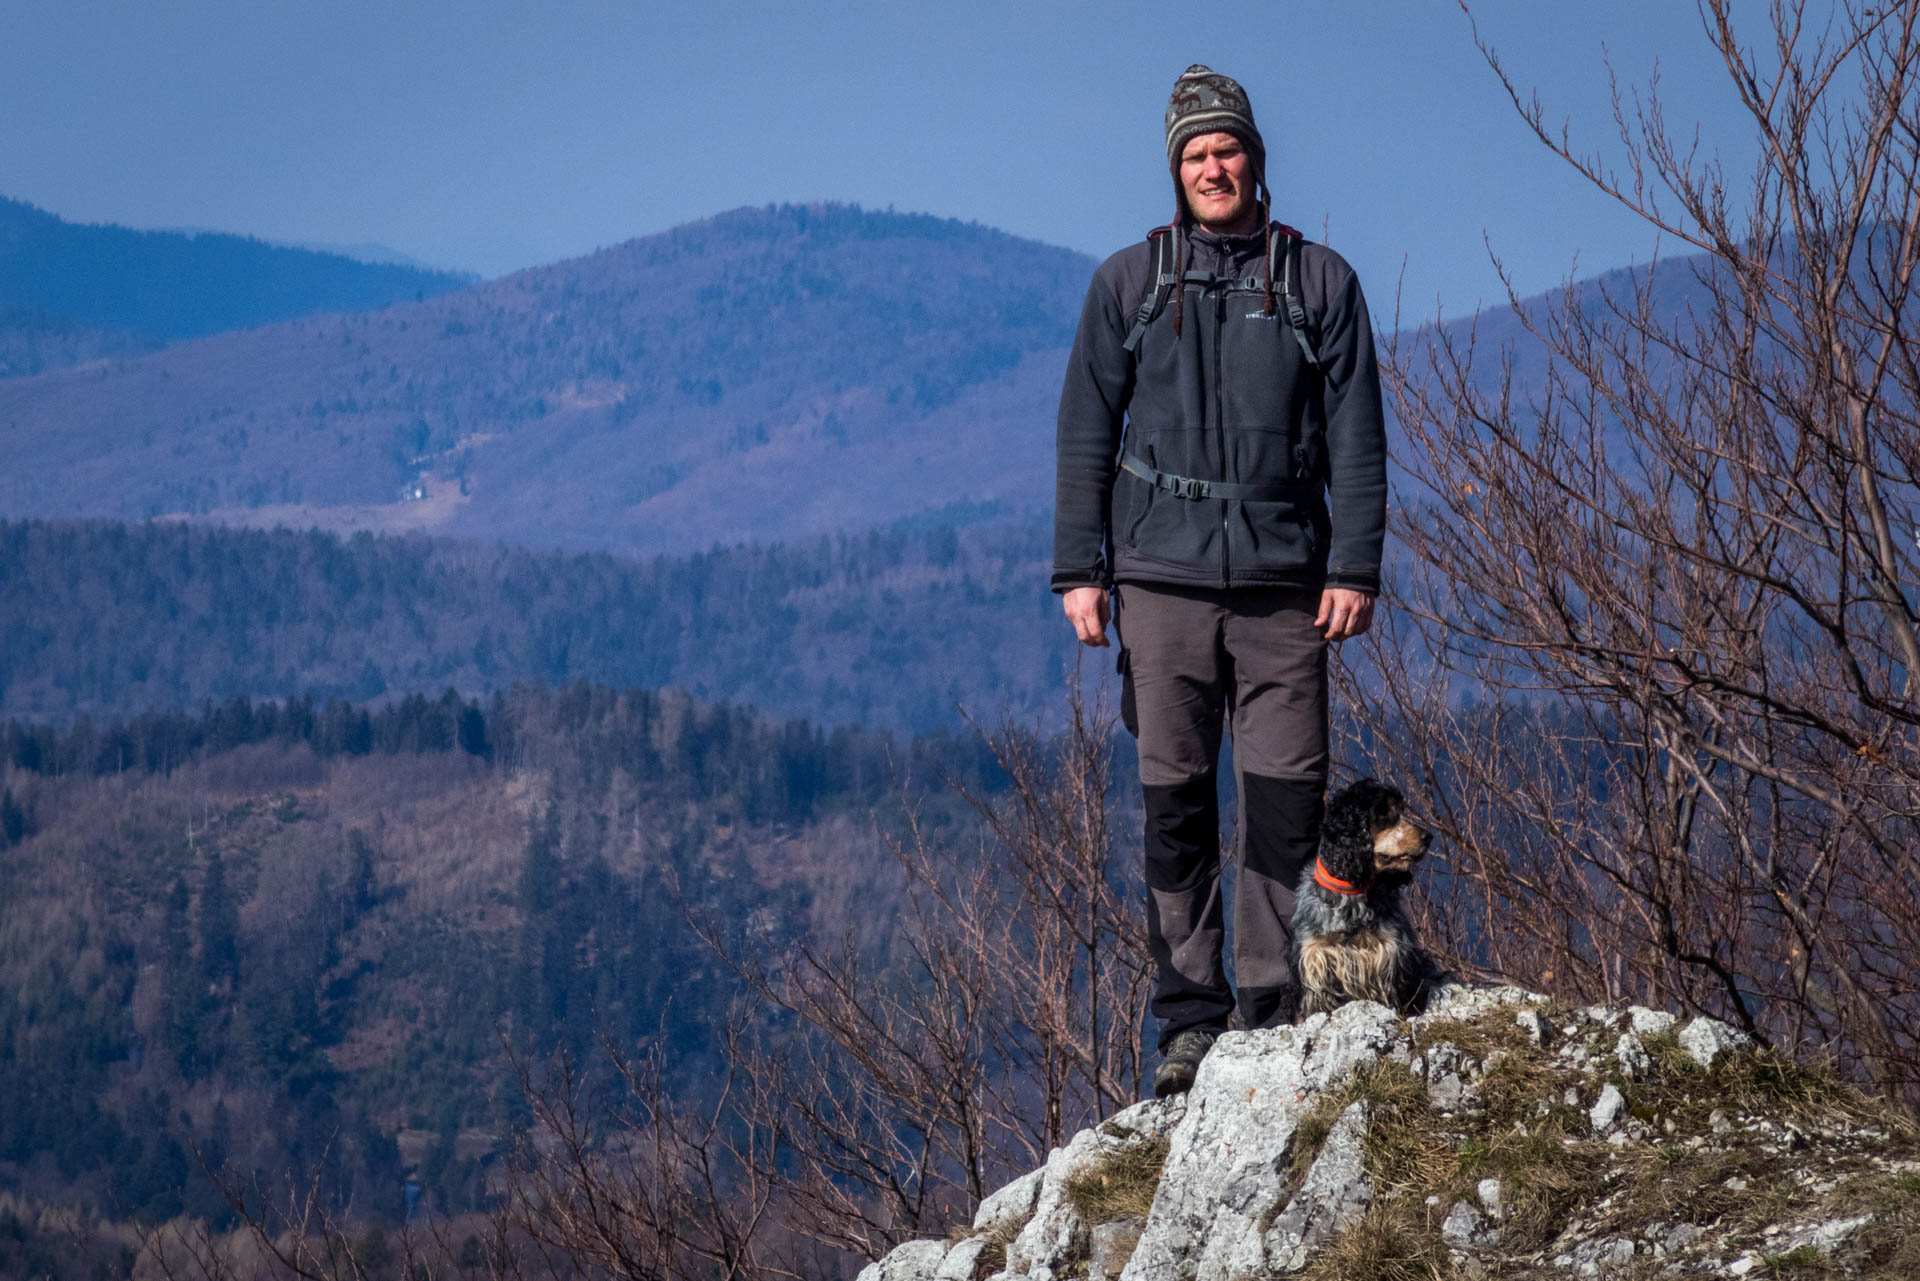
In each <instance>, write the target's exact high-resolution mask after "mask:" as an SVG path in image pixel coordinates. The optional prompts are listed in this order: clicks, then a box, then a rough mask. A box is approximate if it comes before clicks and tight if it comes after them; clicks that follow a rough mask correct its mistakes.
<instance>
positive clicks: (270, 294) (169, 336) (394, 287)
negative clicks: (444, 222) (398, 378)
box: [0, 196, 471, 377]
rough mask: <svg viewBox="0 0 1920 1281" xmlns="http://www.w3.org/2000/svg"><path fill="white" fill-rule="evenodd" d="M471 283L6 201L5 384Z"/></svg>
mask: <svg viewBox="0 0 1920 1281" xmlns="http://www.w3.org/2000/svg"><path fill="white" fill-rule="evenodd" d="M469 283H471V278H470V277H465V276H460V275H456V274H454V273H452V272H444V271H428V270H422V269H420V268H416V267H406V266H399V265H395V264H385V263H367V262H361V261H357V260H355V259H353V258H348V257H346V256H344V255H342V254H336V253H319V252H314V251H312V250H306V249H294V248H289V247H286V246H281V245H270V244H267V243H265V242H264V241H259V240H255V239H253V238H252V237H249V236H231V235H225V234H222V233H219V232H198V233H191V232H180V231H135V230H133V229H132V228H129V227H115V226H89V225H83V224H78V223H71V222H67V221H65V220H63V219H61V218H58V217H56V216H55V215H53V214H50V213H48V212H46V211H45V210H42V209H36V208H34V207H33V206H32V205H30V204H27V203H25V202H23V201H19V200H9V199H7V198H5V197H4V196H0V377H8V376H13V375H24V374H36V373H40V372H41V371H42V370H47V369H57V368H60V367H61V366H64V365H70V364H77V363H79V362H81V361H84V360H92V359H97V358H99V357H102V356H123V355H131V354H137V353H139V352H141V351H143V350H146V349H148V348H150V347H153V346H156V345H158V344H160V343H163V342H173V341H177V340H179V339H183V338H198V337H202V336H204V335H206V334H215V333H220V332H222V331H224V330H229V329H246V328H251V327H253V326H256V325H266V324H272V323H273V322H275V321H281V320H291V319H294V318H295V317H299V316H306V315H310V314H312V313H314V312H319V311H334V312H348V311H367V310H370V309H372V308H376V307H384V306H386V305H387V304H389V303H392V302H398V301H400V300H402V299H405V300H408V301H412V300H415V299H419V298H423V297H432V296H433V295H435V294H443V293H446V292H447V291H449V290H453V289H459V288H461V287H463V286H465V285H467V284H469Z"/></svg>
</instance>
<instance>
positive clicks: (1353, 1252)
mask: <svg viewBox="0 0 1920 1281" xmlns="http://www.w3.org/2000/svg"><path fill="white" fill-rule="evenodd" d="M1294 1275H1295V1276H1296V1277H1298V1278H1299V1279H1300V1281H1441V1279H1442V1278H1450V1277H1453V1276H1454V1275H1456V1273H1455V1269H1454V1268H1453V1266H1452V1264H1451V1262H1450V1261H1449V1260H1448V1257H1447V1250H1446V1247H1445V1245H1444V1244H1443V1243H1442V1242H1441V1240H1440V1237H1439V1234H1438V1233H1436V1232H1434V1231H1432V1230H1431V1229H1430V1228H1429V1227H1428V1226H1427V1225H1426V1224H1425V1223H1424V1222H1423V1221H1422V1219H1421V1218H1420V1217H1419V1216H1413V1215H1409V1214H1408V1213H1407V1210H1406V1207H1405V1206H1404V1205H1401V1204H1398V1203H1394V1204H1384V1203H1381V1202H1375V1203H1374V1205H1372V1206H1371V1207H1370V1208H1369V1209H1368V1210H1367V1212H1366V1213H1365V1214H1363V1215H1362V1216H1361V1217H1360V1218H1359V1219H1358V1220H1357V1221H1356V1222H1355V1223H1354V1224H1353V1225H1352V1226H1351V1227H1349V1228H1348V1229H1347V1230H1346V1231H1345V1232H1343V1233H1341V1234H1340V1235H1339V1236H1338V1237H1335V1238H1334V1239H1333V1240H1331V1241H1329V1242H1327V1243H1326V1244H1325V1245H1324V1246H1322V1247H1321V1248H1320V1250H1319V1252H1318V1253H1316V1254H1315V1255H1314V1256H1313V1259H1312V1261H1311V1262H1309V1263H1308V1264H1307V1266H1306V1267H1305V1268H1304V1269H1302V1270H1301V1271H1300V1272H1297V1273H1295V1274H1294Z"/></svg>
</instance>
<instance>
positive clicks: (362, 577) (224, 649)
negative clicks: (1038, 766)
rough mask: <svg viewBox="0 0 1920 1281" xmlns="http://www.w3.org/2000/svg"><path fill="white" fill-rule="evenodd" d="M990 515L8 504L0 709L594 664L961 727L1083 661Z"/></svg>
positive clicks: (425, 689) (627, 673) (1, 588)
mask: <svg viewBox="0 0 1920 1281" xmlns="http://www.w3.org/2000/svg"><path fill="white" fill-rule="evenodd" d="M982 514H984V513H981V512H979V511H969V510H953V511H949V512H946V513H941V514H939V515H941V516H944V517H945V518H946V519H939V518H930V519H928V520H926V521H924V522H918V523H909V524H904V525H900V526H896V527H894V528H892V529H889V530H886V531H879V532H872V533H867V534H862V535H858V536H834V537H829V538H817V539H811V540H808V541H805V542H800V543H794V544H788V545H784V546H772V547H736V548H730V549H724V550H716V551H713V552H709V553H705V554H700V555H694V556H688V557H681V558H666V557H659V558H654V559H651V560H646V561H638V560H627V559H622V558H618V557H614V556H608V555H601V554H583V555H568V554H564V553H558V552H532V551H526V550H522V549H517V548H508V547H502V546H491V547H488V546H481V545H476V544H465V543H454V542H446V541H436V540H429V539H425V538H419V537H406V538H402V537H379V538H376V537H373V536H371V535H356V536H354V537H353V538H350V539H342V538H339V537H336V536H333V535H328V534H321V533H314V532H309V533H299V534H296V533H289V532H286V531H284V530H283V531H277V532H273V533H264V532H255V531H249V530H226V529H214V528H205V527H199V526H190V525H185V524H181V523H177V522H161V523H152V524H137V525H120V524H113V523H109V522H105V521H94V522H36V521H11V522H10V521H0V714H4V715H9V716H17V717H31V718H34V719H38V720H45V721H67V720H71V719H72V718H74V717H75V716H79V715H91V716H94V717H104V716H108V715H114V714H131V713H134V712H138V711H142V710H146V709H150V708H158V709H171V708H179V707H197V706H198V705H199V704H200V703H202V702H203V701H204V700H207V699H215V700H221V699H225V698H229V697H232V696H235V695H248V696H252V697H256V698H258V697H280V698H284V697H290V696H292V695H295V694H299V693H306V692H313V693H316V694H318V695H319V696H321V697H323V698H326V697H342V698H348V699H356V700H365V699H377V698H381V697H384V696H388V695H398V694H405V693H414V692H419V693H437V692H439V691H440V690H443V689H445V688H446V687H447V686H449V685H451V686H454V687H456V688H458V689H461V690H464V691H468V692H481V691H487V690H494V689H500V688H504V687H505V686H507V685H510V684H512V683H513V682H515V681H545V682H549V683H556V684H557V683H565V682H570V681H576V680H587V681H593V682H599V683H604V684H611V685H618V686H629V685H632V686H644V687H656V686H666V685H673V686H679V687H681V688H683V689H686V690H689V691H691V692H692V693H694V694H695V695H697V696H698V697H701V698H708V699H719V700H726V701H729V702H742V703H750V704H752V705H754V706H757V707H759V708H761V709H763V710H766V711H768V712H772V713H776V714H779V715H782V716H805V717H807V718H809V719H811V720H814V721H816V722H819V723H825V724H847V723H855V722H864V723H866V724H869V725H874V726H880V727H886V728H892V729H896V730H898V729H905V730H911V731H926V730H931V729H934V728H937V727H942V726H952V725H954V724H956V723H957V722H958V718H959V712H958V710H957V709H958V707H959V706H960V705H964V706H965V707H966V708H967V709H968V711H970V712H971V713H972V714H973V715H974V716H976V717H977V718H980V719H983V720H988V721H991V720H993V719H995V718H997V716H998V715H999V714H1000V713H1001V712H1002V711H1011V712H1013V713H1015V714H1016V715H1018V716H1021V717H1027V718H1030V717H1035V716H1038V715H1040V714H1042V713H1043V712H1047V711H1050V710H1053V709H1056V708H1057V707H1058V705H1059V695H1060V691H1061V690H1062V689H1063V688H1064V685H1065V680H1066V677H1067V675H1068V673H1069V672H1070V671H1071V668H1072V664H1073V663H1074V662H1075V661H1076V660H1077V655H1076V652H1075V651H1076V648H1077V647H1076V646H1075V645H1074V643H1073V638H1072V635H1071V633H1070V632H1069V631H1068V630H1067V628H1066V627H1065V625H1064V624H1063V623H1062V622H1061V620H1060V617H1059V606H1058V603H1057V601H1056V600H1055V598H1054V597H1053V596H1052V595H1051V594H1050V593H1049V592H1048V591H1047V587H1046V575H1047V570H1046V566H1047V563H1048V556H1049V550H1048V548H1049V544H1048V535H1047V531H1046V529H1045V528H1044V527H1043V526H1041V525H1040V524H1038V523H1037V522H1007V521H989V522H982V523H974V524H962V525H958V526H956V525H955V524H954V523H951V522H953V521H967V520H969V519H970V518H973V517H978V516H980V515H982ZM1110 666H1111V664H1110V662H1107V661H1104V660H1102V659H1101V658H1099V657H1095V658H1094V659H1092V660H1091V662H1090V667H1089V672H1090V674H1095V673H1104V672H1105V671H1106V670H1108V668H1109V667H1110Z"/></svg>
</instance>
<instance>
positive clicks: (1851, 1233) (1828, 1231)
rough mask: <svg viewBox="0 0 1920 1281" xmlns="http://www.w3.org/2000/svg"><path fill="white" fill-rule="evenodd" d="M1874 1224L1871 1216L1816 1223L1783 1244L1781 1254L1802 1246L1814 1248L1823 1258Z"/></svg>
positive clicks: (1801, 1230)
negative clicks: (1861, 1230) (1870, 1224)
mask: <svg viewBox="0 0 1920 1281" xmlns="http://www.w3.org/2000/svg"><path fill="white" fill-rule="evenodd" d="M1872 1222H1873V1216H1872V1215H1871V1214H1857V1215H1855V1216H1853V1217H1852V1218H1850V1219H1831V1220H1829V1221H1827V1222H1826V1223H1816V1224H1814V1225H1813V1226H1812V1227H1810V1228H1802V1229H1800V1230H1799V1231H1798V1232H1796V1233H1794V1234H1793V1235H1792V1236H1790V1237H1788V1238H1787V1239H1786V1241H1784V1242H1782V1243H1781V1246H1780V1250H1779V1253H1781V1254H1787V1253H1789V1252H1791V1251H1793V1250H1797V1249H1799V1248H1800V1247H1801V1246H1808V1245H1810V1246H1812V1247H1813V1248H1814V1249H1815V1250H1817V1251H1818V1252H1819V1253H1820V1257H1821V1258H1825V1257H1826V1256H1827V1255H1830V1254H1832V1253H1833V1252H1834V1251H1835V1250H1837V1249H1839V1248H1840V1247H1841V1246H1843V1245H1845V1244H1846V1243H1847V1242H1849V1241H1851V1240H1853V1238H1854V1237H1856V1236H1858V1235H1859V1234H1860V1229H1862V1228H1864V1227H1866V1226H1867V1225H1868V1224H1869V1223H1872Z"/></svg>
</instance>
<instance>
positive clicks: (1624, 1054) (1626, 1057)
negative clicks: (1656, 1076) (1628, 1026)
mask: <svg viewBox="0 0 1920 1281" xmlns="http://www.w3.org/2000/svg"><path fill="white" fill-rule="evenodd" d="M1613 1057H1614V1058H1615V1059H1616V1060H1618V1061H1619V1064H1620V1071H1621V1072H1622V1073H1624V1074H1625V1075H1626V1078H1627V1079H1628V1080H1629V1081H1640V1080H1645V1079H1646V1076H1647V1074H1648V1073H1649V1072H1651V1071H1653V1056H1652V1055H1650V1054H1648V1053H1647V1047H1646V1046H1644V1045H1642V1044H1640V1038H1639V1037H1637V1036H1635V1035H1634V1034H1633V1033H1631V1032H1622V1033H1621V1034H1620V1039H1619V1040H1618V1041H1615V1042H1614V1043H1613Z"/></svg>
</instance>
